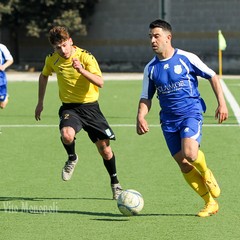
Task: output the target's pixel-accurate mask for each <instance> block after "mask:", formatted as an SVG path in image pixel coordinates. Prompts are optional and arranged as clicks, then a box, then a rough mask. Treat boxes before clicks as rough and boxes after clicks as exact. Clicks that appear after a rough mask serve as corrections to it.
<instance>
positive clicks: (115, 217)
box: [0, 197, 196, 221]
mask: <svg viewBox="0 0 240 240" xmlns="http://www.w3.org/2000/svg"><path fill="white" fill-rule="evenodd" d="M45 200H55V201H56V200H94V201H96V200H100V201H113V200H112V199H110V198H91V197H79V198H70V197H69V198H68V197H66V198H61V197H54V198H51V197H0V201H2V202H10V204H5V203H3V207H4V208H2V209H1V208H0V212H5V213H28V214H79V215H88V216H95V217H108V218H107V219H106V218H105V219H102V218H94V219H92V220H95V221H128V220H129V217H126V216H123V215H122V214H120V213H119V214H114V213H108V212H90V211H79V210H61V209H58V208H52V207H50V208H48V207H47V204H42V206H41V205H39V206H38V205H36V206H33V207H32V206H30V207H29V208H28V206H29V205H30V204H29V205H28V204H25V203H27V202H31V201H33V202H34V201H37V202H38V201H45ZM14 201H24V203H22V206H18V205H17V204H16V205H14V204H13V203H12V202H14ZM26 206H27V207H26ZM183 216H184V217H194V216H196V214H187V213H149V214H147V213H145V214H139V215H138V216H137V217H183Z"/></svg>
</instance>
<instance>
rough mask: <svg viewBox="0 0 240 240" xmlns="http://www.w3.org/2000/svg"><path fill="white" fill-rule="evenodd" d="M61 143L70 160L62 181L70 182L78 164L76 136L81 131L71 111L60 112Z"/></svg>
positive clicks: (66, 165) (61, 110)
mask: <svg viewBox="0 0 240 240" xmlns="http://www.w3.org/2000/svg"><path fill="white" fill-rule="evenodd" d="M59 116H60V124H59V128H60V133H61V142H62V144H63V147H64V148H65V150H66V152H67V155H68V159H67V161H66V162H65V165H64V167H63V169H62V179H63V180H64V181H68V180H70V179H71V177H72V174H73V171H74V169H75V166H76V164H77V162H78V156H77V154H76V152H75V135H76V133H77V132H78V131H80V129H81V124H80V122H79V120H78V119H77V118H76V114H75V113H74V112H73V111H71V110H69V109H68V110H64V108H63V107H61V108H60V110H59Z"/></svg>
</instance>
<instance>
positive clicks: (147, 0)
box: [1, 0, 240, 74]
mask: <svg viewBox="0 0 240 240" xmlns="http://www.w3.org/2000/svg"><path fill="white" fill-rule="evenodd" d="M239 10H240V1H239V0H202V1H199V0H141V1H139V0H131V1H129V0H121V1H119V0H100V1H99V3H98V4H97V5H96V8H95V13H94V14H93V15H92V16H91V18H90V19H89V27H88V35H87V36H85V37H82V36H77V35H75V36H73V40H74V43H75V44H76V45H78V46H80V47H82V48H85V49H87V50H89V51H90V52H92V54H93V55H94V56H95V57H96V58H97V60H98V61H99V63H100V66H101V68H102V70H103V71H106V72H108V71H115V72H119V71H120V72H128V71H142V70H143V67H144V65H145V64H146V63H147V62H148V61H149V60H150V59H151V58H152V57H153V56H154V54H153V52H152V50H151V48H150V41H149V37H148V31H149V29H148V26H149V23H150V22H151V21H153V20H155V19H157V18H164V19H165V20H167V21H169V22H170V23H171V25H172V27H173V45H174V46H175V47H177V48H181V49H183V50H186V51H191V52H194V53H196V54H198V55H199V56H200V58H201V59H203V60H204V61H205V62H206V63H207V64H208V65H209V66H210V67H211V68H213V69H214V70H215V71H216V72H218V30H221V31H222V33H223V35H224V37H225V39H226V41H227V48H226V50H225V51H224V52H223V74H239V73H240V25H239V22H240V14H239ZM5 36H6V37H3V36H2V37H1V39H3V40H5V41H6V42H5V44H6V45H7V34H5ZM51 51H52V49H51V47H50V46H49V44H48V41H47V39H46V37H44V38H41V39H36V38H29V37H26V36H22V37H21V38H20V42H19V60H20V65H22V66H24V67H25V68H26V69H27V68H28V67H31V66H32V67H34V68H35V69H37V70H39V69H41V67H42V65H43V62H44V59H45V56H46V55H47V54H48V53H49V52H51ZM33 52H34V54H33Z"/></svg>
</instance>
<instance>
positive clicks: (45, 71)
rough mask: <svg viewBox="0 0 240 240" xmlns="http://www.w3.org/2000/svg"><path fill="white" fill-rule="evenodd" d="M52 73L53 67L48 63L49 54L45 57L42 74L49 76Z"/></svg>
mask: <svg viewBox="0 0 240 240" xmlns="http://www.w3.org/2000/svg"><path fill="white" fill-rule="evenodd" d="M52 73H53V69H52V68H51V65H50V58H49V56H47V57H46V59H45V64H44V66H43V70H42V75H44V76H50V75H52Z"/></svg>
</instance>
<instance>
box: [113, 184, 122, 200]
mask: <svg viewBox="0 0 240 240" xmlns="http://www.w3.org/2000/svg"><path fill="white" fill-rule="evenodd" d="M111 188H112V193H113V200H117V199H118V197H119V195H120V194H121V193H122V191H123V189H122V187H121V185H120V183H116V184H111Z"/></svg>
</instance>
